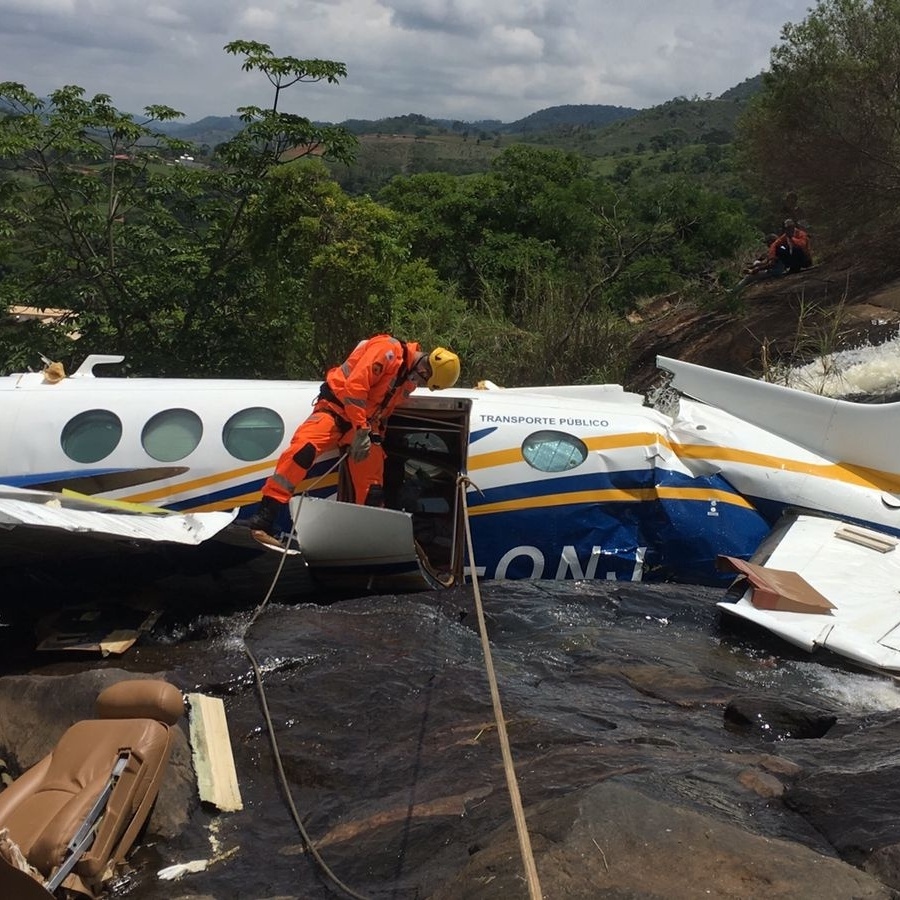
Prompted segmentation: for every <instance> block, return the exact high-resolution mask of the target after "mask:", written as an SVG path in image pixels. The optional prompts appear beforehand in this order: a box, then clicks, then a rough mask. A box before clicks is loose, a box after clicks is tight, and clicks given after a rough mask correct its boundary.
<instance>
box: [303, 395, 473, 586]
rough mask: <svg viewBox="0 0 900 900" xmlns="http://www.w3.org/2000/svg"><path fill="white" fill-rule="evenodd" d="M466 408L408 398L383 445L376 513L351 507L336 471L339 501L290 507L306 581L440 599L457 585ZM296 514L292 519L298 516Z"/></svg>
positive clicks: (461, 558) (306, 501)
mask: <svg viewBox="0 0 900 900" xmlns="http://www.w3.org/2000/svg"><path fill="white" fill-rule="evenodd" d="M470 409H471V401H469V400H463V399H460V398H455V397H443V396H441V393H440V391H436V392H434V393H426V394H423V395H420V394H418V393H417V394H414V395H413V396H412V397H410V398H409V400H408V401H407V402H405V403H404V404H403V406H401V407H400V408H399V409H398V410H397V411H396V412H395V413H394V414H393V415H392V416H391V418H390V420H389V422H388V425H387V429H386V432H385V437H384V443H383V446H384V451H385V466H384V503H385V505H384V507H374V506H360V505H358V504H355V503H349V502H343V501H344V500H349V498H350V496H351V495H352V490H351V489H350V486H349V479H348V478H347V476H346V473H345V472H343V471H342V473H341V476H340V478H339V481H340V482H341V484H340V486H339V489H338V497H339V498H340V499H338V500H333V499H322V498H318V497H311V496H304V497H295V498H294V499H293V500H292V501H291V503H292V506H291V511H292V513H293V514H294V520H295V521H296V523H297V534H298V538H297V542H298V546H299V547H300V550H301V552H302V554H303V559H304V560H305V562H306V564H307V566H308V567H309V570H310V572H311V573H312V575H313V577H314V578H315V579H316V580H317V581H319V582H320V583H322V584H324V585H327V586H328V587H333V588H338V589H343V590H352V591H421V590H440V589H441V588H447V587H451V586H453V585H456V584H460V583H461V582H462V577H463V566H464V563H465V549H464V547H465V539H464V537H465V523H464V522H463V504H462V502H461V499H460V495H459V477H460V475H461V474H462V473H464V472H465V470H466V453H467V450H468V436H469V414H470ZM297 504H299V505H300V506H299V510H298V508H297Z"/></svg>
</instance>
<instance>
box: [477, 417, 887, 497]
mask: <svg viewBox="0 0 900 900" xmlns="http://www.w3.org/2000/svg"><path fill="white" fill-rule="evenodd" d="M584 443H585V445H586V446H587V448H588V450H622V449H627V448H634V447H652V446H661V447H666V448H668V449H669V450H671V451H672V453H674V454H675V455H676V456H678V457H679V458H681V459H683V460H708V461H710V462H731V463H738V464H740V465H745V466H755V467H758V468H763V469H775V470H777V471H782V472H793V473H794V474H798V475H812V476H813V477H815V478H824V479H826V480H828V481H838V482H842V483H844V484H852V485H855V486H856V487H864V488H872V489H873V490H881V491H887V492H888V493H892V494H894V493H900V475H897V474H893V473H890V472H883V471H879V470H877V469H867V468H865V467H864V466H855V465H853V464H851V463H825V464H821V463H807V462H801V461H800V460H794V459H787V458H785V457H781V456H772V455H770V454H766V453H757V452H755V451H753V450H739V449H737V448H734V447H714V446H711V445H710V444H679V443H673V442H672V441H670V440H668V439H667V438H666V437H664V436H663V435H661V434H658V433H656V432H627V433H621V434H615V435H610V436H606V437H604V436H601V437H592V438H585V440H584ZM521 462H524V457H523V456H522V450H521V448H520V447H512V448H509V449H507V450H493V451H491V452H489V453H481V454H477V455H473V456H471V457H470V458H469V466H468V468H469V471H470V472H471V471H476V470H478V469H488V468H492V467H494V466H504V465H511V464H513V463H521Z"/></svg>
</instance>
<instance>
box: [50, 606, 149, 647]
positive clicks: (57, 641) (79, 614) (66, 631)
mask: <svg viewBox="0 0 900 900" xmlns="http://www.w3.org/2000/svg"><path fill="white" fill-rule="evenodd" d="M159 616H160V613H158V612H150V613H147V612H146V611H139V610H133V609H127V608H125V607H119V608H114V609H68V610H63V611H61V612H58V613H57V614H56V615H55V616H52V617H50V618H49V619H46V620H44V622H43V623H41V625H42V630H44V631H45V632H49V633H46V636H45V637H44V639H43V640H42V641H40V643H39V644H38V645H37V649H38V650H47V651H59V650H77V651H80V652H83V653H84V652H86V653H99V654H100V655H101V656H109V655H110V654H115V655H121V654H122V653H124V652H125V651H126V650H128V649H129V648H130V647H131V646H133V645H134V643H135V642H136V641H137V640H138V638H140V636H141V635H142V634H144V633H146V632H148V631H150V629H151V628H153V626H154V625H155V624H156V621H157V619H159ZM123 626H124V627H123ZM128 626H131V627H128Z"/></svg>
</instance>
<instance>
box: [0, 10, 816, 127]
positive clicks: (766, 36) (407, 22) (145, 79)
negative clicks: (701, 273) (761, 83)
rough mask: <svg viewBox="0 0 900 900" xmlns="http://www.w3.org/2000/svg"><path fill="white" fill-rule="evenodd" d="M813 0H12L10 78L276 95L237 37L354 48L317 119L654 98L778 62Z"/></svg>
mask: <svg viewBox="0 0 900 900" xmlns="http://www.w3.org/2000/svg"><path fill="white" fill-rule="evenodd" d="M808 5H809V0H755V2H751V0H679V2H678V3H677V4H676V3H673V2H671V0H628V2H626V3H622V2H621V0H616V2H613V0H566V2H559V0H255V2H253V3H252V4H251V5H249V6H248V5H246V4H245V3H244V2H239V0H156V2H153V3H150V4H147V3H143V2H138V0H55V2H54V0H0V17H2V21H3V29H2V33H0V80H12V81H20V82H23V83H25V84H26V85H27V86H28V87H29V88H30V89H31V90H33V91H35V92H36V93H39V94H43V93H47V92H48V91H50V90H52V89H53V88H56V87H59V86H61V85H63V84H73V83H74V84H80V85H82V86H83V87H85V89H86V90H87V92H88V93H89V94H91V93H96V92H103V93H109V94H111V95H112V97H113V101H114V102H115V104H116V105H117V106H118V107H119V108H121V109H125V110H131V111H140V109H142V108H143V106H145V105H147V104H148V103H166V104H169V105H172V106H175V107H177V108H180V109H183V110H184V111H185V113H186V114H187V116H188V118H189V119H196V118H200V117H201V116H203V115H227V114H230V113H233V112H234V110H235V109H236V108H237V107H238V106H243V105H247V104H251V103H252V104H257V105H264V104H265V103H266V102H268V100H269V99H270V93H269V91H270V88H269V85H268V82H267V81H266V79H265V77H264V76H262V75H260V74H259V73H244V72H242V71H241V68H240V59H237V58H234V57H231V56H229V55H228V54H226V53H224V51H223V49H222V48H223V46H224V44H225V43H226V42H228V41H230V40H235V39H237V38H246V39H250V40H258V41H262V42H264V43H268V44H270V45H271V47H272V50H273V51H274V52H275V53H276V54H284V55H291V56H297V57H299V58H301V59H307V58H323V59H332V60H338V61H341V62H344V63H345V64H346V65H347V69H348V78H347V79H346V80H345V81H344V82H343V83H342V84H341V85H340V86H334V85H323V84H318V85H303V86H300V85H298V86H297V87H295V88H293V89H292V90H291V91H289V92H288V94H287V96H286V97H285V101H286V107H285V108H294V109H296V111H298V112H302V113H303V114H305V115H309V116H310V117H312V118H316V119H326V120H330V121H341V120H343V119H345V118H351V117H352V118H379V117H382V116H387V115H398V114H403V113H408V112H419V113H423V114H426V115H431V116H447V117H454V118H463V119H467V120H475V119H482V118H497V119H501V120H503V121H512V120H514V119H517V118H520V117H522V116H525V115H528V114H529V113H531V112H534V111H535V110H537V109H541V108H543V107H546V106H552V105H557V104H565V103H607V104H615V105H623V106H633V107H645V106H651V105H654V104H656V103H661V102H663V101H665V100H668V99H671V98H672V97H675V96H679V95H686V96H693V95H695V94H699V95H701V96H702V95H705V94H706V93H708V92H709V93H712V94H713V95H717V94H719V93H721V92H722V91H723V90H726V89H727V88H729V87H732V86H733V85H735V84H737V83H739V82H740V81H742V80H743V79H745V78H747V77H750V76H752V75H755V74H757V73H758V72H759V71H760V70H762V69H764V68H765V67H766V66H767V65H768V61H769V53H770V50H771V48H772V47H773V46H774V45H775V44H777V43H778V40H779V35H780V33H781V28H782V26H783V25H784V23H785V22H787V21H800V20H801V19H802V18H803V17H804V16H805V14H806V11H807V6H808Z"/></svg>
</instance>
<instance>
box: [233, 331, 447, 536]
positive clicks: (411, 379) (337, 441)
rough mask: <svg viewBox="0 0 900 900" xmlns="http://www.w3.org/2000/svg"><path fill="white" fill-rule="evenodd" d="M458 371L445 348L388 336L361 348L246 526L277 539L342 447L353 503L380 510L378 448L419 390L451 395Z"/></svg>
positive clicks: (335, 373) (332, 381)
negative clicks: (320, 461) (327, 457)
mask: <svg viewBox="0 0 900 900" xmlns="http://www.w3.org/2000/svg"><path fill="white" fill-rule="evenodd" d="M459 368H460V366H459V357H458V356H457V355H456V354H455V353H452V352H451V351H450V350H447V349H445V348H444V347H438V348H437V349H436V350H433V351H432V352H431V353H425V352H423V351H422V350H421V348H420V347H419V345H418V344H417V343H415V342H412V341H410V342H407V343H404V342H403V341H401V340H398V339H397V338H395V337H391V335H388V334H377V335H375V336H374V337H371V338H369V339H368V340H365V341H361V342H360V343H359V344H357V346H356V348H355V349H354V350H353V352H352V353H351V354H350V356H348V357H347V359H346V360H345V361H344V362H343V363H342V364H341V365H340V366H335V367H334V368H333V369H330V370H329V371H328V374H327V375H326V377H325V381H324V382H323V383H322V387H321V388H320V391H319V396H318V398H317V399H316V401H315V404H314V405H313V411H312V413H311V414H310V416H309V418H307V419H306V421H305V422H303V423H302V424H301V425H300V427H299V428H298V429H297V430H296V432H295V433H294V436H293V437H292V438H291V443H290V445H289V446H288V447H287V449H286V450H285V451H284V452H283V453H282V454H281V456H280V457H279V459H278V462H277V463H276V465H275V472H274V473H273V474H272V475H271V476H270V477H269V478H268V479H267V480H266V482H265V484H264V485H263V488H262V501H261V502H260V505H259V508H258V510H257V512H256V514H255V515H254V516H253V517H252V518H251V519H250V520H249V521H248V523H247V524H248V526H249V527H250V528H251V529H252V530H258V531H263V532H265V533H266V534H269V535H274V534H275V531H276V528H277V525H276V523H277V522H278V520H279V515H280V513H281V511H282V510H283V509H284V508H285V506H286V504H287V503H288V501H289V500H290V499H291V497H292V496H293V494H294V491H295V490H296V488H297V485H299V484H300V482H302V481H303V480H304V479H305V478H306V474H307V472H308V471H309V470H310V468H311V467H312V464H313V463H314V462H315V460H316V458H317V457H318V456H319V455H320V454H322V453H325V452H326V451H328V450H333V449H335V448H338V447H341V448H347V450H348V456H349V462H348V468H349V474H350V478H351V481H352V483H353V492H354V495H355V496H354V499H355V501H356V502H357V503H360V504H369V505H373V506H380V505H382V496H383V491H382V479H383V474H384V456H385V454H384V450H383V449H382V447H381V440H382V438H383V437H384V431H385V428H386V426H387V421H388V419H389V418H390V415H391V413H392V412H393V411H394V409H395V408H396V407H397V406H398V405H399V404H400V403H402V402H403V401H404V400H405V399H406V398H407V397H409V395H410V394H411V393H412V392H413V391H414V390H415V389H416V388H417V387H428V388H430V389H431V390H438V389H441V388H449V387H453V385H454V384H456V382H457V380H458V378H459Z"/></svg>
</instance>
